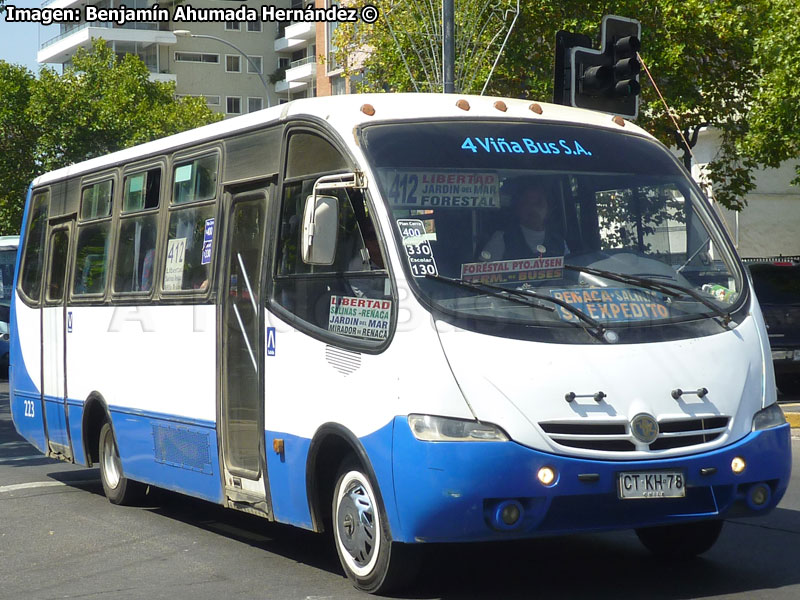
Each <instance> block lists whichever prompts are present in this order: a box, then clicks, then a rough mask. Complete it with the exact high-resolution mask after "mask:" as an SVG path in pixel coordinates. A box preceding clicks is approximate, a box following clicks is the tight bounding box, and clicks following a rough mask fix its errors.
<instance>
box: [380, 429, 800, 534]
mask: <svg viewBox="0 0 800 600" xmlns="http://www.w3.org/2000/svg"><path fill="white" fill-rule="evenodd" d="M790 444H791V441H790V429H789V426H788V425H783V426H781V427H776V428H774V429H769V430H765V431H760V432H756V433H751V434H749V435H748V436H746V437H745V438H744V439H742V440H739V441H738V442H736V443H734V444H731V445H729V446H726V447H724V448H720V449H718V450H714V451H710V452H703V453H700V454H695V455H691V456H680V457H676V458H672V459H666V458H665V459H659V460H636V461H633V460H631V461H600V460H588V459H578V458H570V457H564V456H558V455H554V454H548V453H544V452H540V451H536V450H532V449H530V448H527V447H524V446H521V445H519V444H516V443H514V442H434V443H431V442H420V441H419V440H417V439H416V438H414V436H413V434H412V433H411V430H410V428H409V426H408V423H407V419H405V418H403V417H398V418H397V420H396V423H395V436H394V457H395V460H394V483H395V493H396V497H397V507H398V513H399V521H400V526H399V528H397V529H394V528H393V530H392V535H393V537H394V539H396V540H398V541H404V542H414V541H430V542H455V541H480V540H498V539H508V538H523V537H533V536H536V535H545V534H546V535H550V534H556V533H571V532H577V531H593V530H605V529H625V528H630V527H641V526H647V525H660V524H665V523H675V522H681V521H689V520H692V519H698V518H709V517H710V518H719V517H722V518H724V517H726V516H732V515H736V516H747V515H755V514H759V515H761V514H764V513H766V512H767V511H768V510H770V509H772V508H774V507H775V506H776V505H777V503H778V501H779V500H780V499H781V497H782V496H783V494H784V492H785V491H786V486H787V484H788V481H789V474H790V471H791V459H790V456H791V454H790ZM735 456H742V457H744V458H745V460H746V461H747V464H748V468H747V469H746V470H745V472H744V473H742V474H741V475H738V476H737V475H733V473H732V472H731V466H730V465H731V460H732V459H733V458H734V457H735ZM543 466H550V467H552V468H554V469H555V470H556V471H557V473H558V474H559V475H558V480H557V484H556V485H554V486H552V487H549V488H547V487H545V486H543V485H542V484H540V483H539V482H538V481H537V479H536V473H537V471H538V469H539V468H541V467H543ZM709 467H713V468H716V469H717V471H716V472H715V473H714V474H711V475H701V474H700V469H704V468H709ZM661 469H674V470H679V471H681V472H683V473H684V474H685V476H686V478H687V481H688V487H687V495H686V498H683V499H645V500H619V499H618V497H617V475H618V473H620V472H624V471H637V472H640V471H648V470H661ZM579 474H593V475H596V476H597V481H591V482H586V481H580V480H579V479H578V475H579ZM751 474H752V475H751ZM757 482H767V483H768V484H769V485H770V488H771V491H772V495H771V500H770V501H769V503H768V504H767V505H765V507H764V508H763V509H762V510H759V511H757V512H756V511H754V510H752V509H751V508H749V507H748V506H747V504H746V494H747V491H748V489H749V488H750V487H751V486H752V485H753V484H754V483H757ZM505 500H512V501H516V502H518V503H519V505H521V507H522V509H523V515H524V517H523V519H522V521H521V522H520V523H519V525H518V526H517V527H516V528H506V529H503V528H502V527H497V526H496V525H495V526H492V518H493V514H494V513H496V511H497V510H498V507H499V506H500V503H501V502H503V501H505ZM494 522H495V523H496V521H494Z"/></svg>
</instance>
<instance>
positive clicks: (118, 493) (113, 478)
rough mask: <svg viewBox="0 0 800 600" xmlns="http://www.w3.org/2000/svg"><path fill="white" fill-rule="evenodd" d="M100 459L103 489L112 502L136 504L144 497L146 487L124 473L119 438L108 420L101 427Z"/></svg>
mask: <svg viewBox="0 0 800 600" xmlns="http://www.w3.org/2000/svg"><path fill="white" fill-rule="evenodd" d="M98 457H99V459H100V479H101V480H102V482H103V491H104V492H105V494H106V498H108V501H109V502H111V503H112V504H121V505H127V504H135V503H136V502H138V501H139V500H141V499H142V498H143V497H144V494H145V491H146V489H147V488H146V487H145V485H144V484H143V483H140V482H138V481H131V480H130V479H128V478H127V477H125V476H124V475H123V474H122V461H121V460H120V458H119V450H118V449H117V440H116V439H115V438H114V430H113V429H111V423H110V422H109V421H106V422H105V423H103V427H102V428H101V429H100V444H99V448H98Z"/></svg>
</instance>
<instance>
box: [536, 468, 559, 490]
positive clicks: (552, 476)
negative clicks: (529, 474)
mask: <svg viewBox="0 0 800 600" xmlns="http://www.w3.org/2000/svg"><path fill="white" fill-rule="evenodd" d="M536 478H537V479H538V480H539V483H541V484H542V485H544V486H548V487H549V486H551V485H553V484H554V483H555V481H556V472H555V469H553V468H551V467H542V468H541V469H539V471H538V472H537V473H536Z"/></svg>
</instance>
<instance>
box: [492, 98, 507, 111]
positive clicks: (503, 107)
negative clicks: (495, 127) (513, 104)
mask: <svg viewBox="0 0 800 600" xmlns="http://www.w3.org/2000/svg"><path fill="white" fill-rule="evenodd" d="M494 107H495V108H496V109H497V110H499V111H501V112H506V111H507V110H508V107H507V106H506V103H505V102H503V101H502V100H498V101H497V102H495V103H494Z"/></svg>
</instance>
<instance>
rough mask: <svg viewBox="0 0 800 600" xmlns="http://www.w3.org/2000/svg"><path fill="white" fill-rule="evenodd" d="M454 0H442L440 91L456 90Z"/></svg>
mask: <svg viewBox="0 0 800 600" xmlns="http://www.w3.org/2000/svg"><path fill="white" fill-rule="evenodd" d="M454 29H455V2H454V0H442V91H443V92H444V93H445V94H454V93H455V91H456V84H455V78H456V48H455V37H454Z"/></svg>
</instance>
